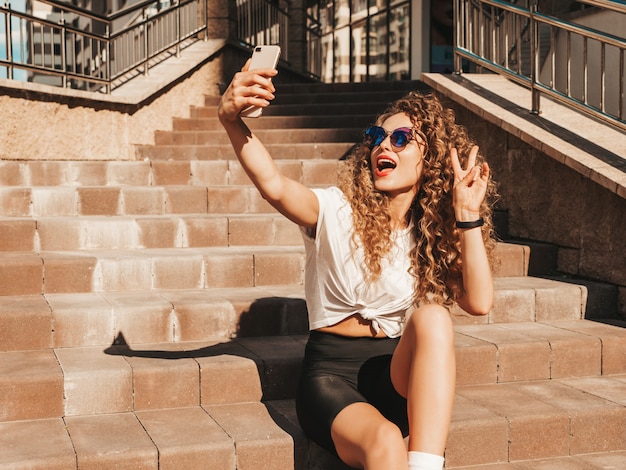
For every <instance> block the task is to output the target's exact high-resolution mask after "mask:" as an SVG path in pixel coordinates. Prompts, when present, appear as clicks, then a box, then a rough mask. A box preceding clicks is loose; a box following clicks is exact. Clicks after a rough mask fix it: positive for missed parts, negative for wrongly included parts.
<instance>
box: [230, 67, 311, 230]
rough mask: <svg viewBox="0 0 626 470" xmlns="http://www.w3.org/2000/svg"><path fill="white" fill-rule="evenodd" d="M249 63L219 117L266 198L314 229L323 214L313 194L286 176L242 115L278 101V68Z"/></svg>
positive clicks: (234, 146)
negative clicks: (273, 79) (273, 82)
mask: <svg viewBox="0 0 626 470" xmlns="http://www.w3.org/2000/svg"><path fill="white" fill-rule="evenodd" d="M248 66H249V61H248V62H247V63H246V65H245V66H244V67H243V69H242V70H241V71H240V72H238V73H236V74H235V76H234V78H233V80H232V82H231V83H230V85H229V86H228V89H227V90H226V91H225V92H224V95H223V96H222V99H221V101H220V104H219V106H218V116H219V119H220V122H221V123H222V126H224V129H225V130H226V132H227V134H228V137H229V138H230V142H231V144H232V146H233V148H234V150H235V153H236V154H237V158H238V159H239V161H240V162H241V165H242V167H243V168H244V170H245V171H246V173H247V174H248V176H249V177H250V179H251V180H252V182H253V183H254V185H255V186H256V187H257V189H258V190H259V192H260V193H261V195H262V196H263V198H264V199H266V200H267V201H268V202H269V203H270V204H271V205H272V206H274V207H275V208H276V209H277V210H278V211H279V212H280V213H281V214H283V215H284V216H285V217H287V218H288V219H290V220H292V221H293V222H295V223H297V224H298V225H301V226H304V227H314V226H315V224H316V223H317V215H318V211H319V206H318V201H317V197H315V194H314V193H313V191H311V190H310V189H309V188H307V187H306V186H304V185H303V184H301V183H300V182H298V181H294V180H292V179H290V178H287V177H286V176H285V175H283V174H282V173H281V172H280V170H279V169H278V167H277V166H276V163H275V162H274V159H273V158H272V156H271V155H270V154H269V152H268V151H267V149H266V148H265V146H264V145H263V143H262V142H261V141H260V140H259V139H258V137H257V136H255V135H254V134H253V133H252V132H251V131H250V129H249V128H248V126H246V124H245V123H244V122H243V120H242V119H241V117H240V116H239V113H240V112H241V111H242V110H243V109H246V108H248V107H249V106H253V105H254V106H260V107H262V108H264V107H267V106H268V105H269V103H270V101H271V100H272V99H274V92H275V89H274V85H273V84H272V81H271V79H272V77H274V76H275V75H276V73H277V72H276V70H274V69H255V70H254V71H250V70H248Z"/></svg>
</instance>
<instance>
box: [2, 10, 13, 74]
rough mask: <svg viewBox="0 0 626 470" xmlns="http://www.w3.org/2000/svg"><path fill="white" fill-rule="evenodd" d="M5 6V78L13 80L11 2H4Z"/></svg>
mask: <svg viewBox="0 0 626 470" xmlns="http://www.w3.org/2000/svg"><path fill="white" fill-rule="evenodd" d="M5 6H6V7H7V9H8V10H9V11H8V13H6V14H5V15H4V29H5V37H6V39H7V43H6V44H7V61H8V62H9V68H8V70H7V78H8V79H9V80H13V35H12V34H11V4H10V3H6V4H5Z"/></svg>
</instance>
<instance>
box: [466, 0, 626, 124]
mask: <svg viewBox="0 0 626 470" xmlns="http://www.w3.org/2000/svg"><path fill="white" fill-rule="evenodd" d="M516 3H518V2H507V1H503V0H455V5H454V14H455V24H456V33H455V36H456V37H455V70H456V72H459V73H460V72H461V71H462V67H463V60H467V61H469V62H470V63H473V64H476V65H477V66H479V67H483V68H485V69H487V70H490V71H492V72H495V73H498V74H501V75H504V76H506V77H507V78H509V79H511V80H512V81H515V82H517V83H519V84H521V85H524V86H526V87H528V88H529V89H530V90H531V103H530V107H531V112H533V113H539V112H540V96H541V94H545V95H546V96H549V97H551V98H553V99H555V100H557V101H559V102H562V103H565V104H567V105H569V106H571V107H573V108H575V109H578V110H580V111H582V112H585V113H587V114H590V115H592V116H594V117H596V118H599V119H601V120H603V121H605V122H607V123H609V124H611V125H613V126H616V127H618V128H620V129H622V130H626V117H625V111H624V108H625V99H626V97H625V95H624V93H625V81H626V78H625V75H624V56H625V55H626V40H625V38H624V37H617V36H615V35H611V34H608V33H606V32H602V31H598V30H596V29H593V28H590V27H586V26H582V25H580V24H574V23H571V22H568V21H564V20H562V19H559V18H556V17H554V16H550V15H547V14H543V13H541V12H539V11H538V9H537V1H536V0H527V1H526V2H520V3H523V5H518V4H516ZM584 3H585V4H588V5H591V6H594V7H597V9H595V11H593V12H592V13H598V12H602V11H608V10H610V11H612V12H619V13H624V14H626V4H625V3H624V2H615V1H608V0H585V1H584Z"/></svg>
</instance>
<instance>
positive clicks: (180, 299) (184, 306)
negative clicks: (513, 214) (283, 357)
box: [0, 254, 586, 351]
mask: <svg viewBox="0 0 626 470" xmlns="http://www.w3.org/2000/svg"><path fill="white" fill-rule="evenodd" d="M298 256H300V255H299V254H297V255H294V258H293V259H296V261H299V258H298ZM285 259H286V260H287V261H286V263H289V262H290V261H291V262H292V264H294V263H293V259H292V258H290V257H289V256H283V257H281V258H278V259H276V258H271V256H269V257H265V258H261V263H260V266H259V267H257V268H256V272H257V274H258V275H259V278H260V280H263V276H265V278H266V279H271V278H273V279H276V278H281V277H282V276H284V275H285V274H284V273H282V272H276V271H278V270H279V269H280V268H276V266H278V265H279V263H285ZM106 261H111V260H106ZM122 261H123V260H122ZM122 261H121V262H120V263H119V264H120V265H121V266H118V265H112V266H111V265H108V264H106V263H105V264H106V265H105V267H101V266H99V265H97V264H96V263H93V264H92V265H86V266H76V265H72V264H69V263H67V264H63V263H60V264H59V265H58V266H55V265H54V263H53V262H51V261H50V260H48V261H45V260H44V263H45V262H49V263H50V264H52V267H51V268H47V269H48V271H46V272H48V273H49V272H50V271H51V270H55V268H56V273H55V272H54V271H53V274H56V275H57V279H56V280H55V279H52V280H50V281H46V283H45V284H44V283H43V281H42V280H41V279H42V278H43V274H42V269H41V260H40V261H39V262H40V264H39V266H33V267H32V271H33V272H35V273H36V274H38V275H39V284H40V287H39V289H40V292H30V291H31V290H33V287H32V286H33V285H34V284H35V280H34V279H32V278H34V277H35V276H34V275H31V278H29V277H28V276H27V274H28V270H27V269H26V268H28V266H26V267H25V268H24V271H26V273H21V272H14V273H13V278H11V276H10V275H7V276H6V277H4V276H3V278H2V283H7V282H9V281H7V280H5V279H11V283H13V284H14V287H13V288H12V290H13V291H16V292H20V291H22V292H20V293H17V294H13V295H2V296H0V350H6V351H15V350H23V349H33V348H41V347H53V346H54V347H70V346H88V345H107V344H110V343H111V342H112V341H113V339H114V338H115V336H116V335H117V334H119V333H122V334H124V335H125V336H126V337H127V338H128V339H129V341H131V342H133V343H154V342H166V341H193V340H205V339H209V338H214V337H221V338H229V337H231V336H233V335H237V336H260V335H277V334H278V335H280V334H294V333H303V332H306V330H307V325H308V323H307V322H308V319H307V311H306V306H305V303H304V300H303V299H304V292H303V290H304V289H303V286H302V285H301V284H295V285H294V284H292V285H272V284H270V283H269V282H268V283H267V285H266V286H260V285H257V286H256V287H252V286H248V287H241V283H242V281H241V280H240V279H236V281H233V280H232V278H237V275H238V274H239V275H240V276H241V277H242V278H243V276H244V275H246V276H248V277H249V278H250V279H249V282H250V283H252V277H253V272H252V271H253V269H252V268H250V267H249V266H245V267H246V269H247V270H248V271H247V272H245V273H243V274H241V273H237V272H236V270H237V266H235V267H230V266H227V267H226V269H224V272H223V274H222V273H220V276H223V277H221V278H220V279H218V280H216V281H215V283H216V284H217V283H221V284H223V286H224V287H217V288H198V289H183V288H178V289H175V288H174V286H180V285H181V284H182V282H183V281H184V280H186V279H188V275H187V274H186V272H183V273H182V274H181V271H184V269H183V268H184V267H185V264H184V263H183V264H182V265H181V267H179V268H177V269H172V271H171V272H168V271H167V269H168V267H169V264H168V261H169V260H164V262H163V264H162V265H161V264H160V261H163V260H157V262H155V266H157V268H155V274H154V276H155V277H157V279H156V280H155V281H154V282H155V283H156V282H161V283H162V284H166V283H167V282H168V280H169V284H170V286H171V287H162V288H160V289H157V288H153V289H150V288H149V287H148V288H145V289H142V290H140V289H136V290H131V289H130V287H136V286H137V284H138V282H136V281H135V284H134V285H130V284H131V282H132V281H133V280H132V279H131V280H128V279H126V278H127V277H131V276H133V275H134V276H136V277H140V276H143V277H145V278H147V279H149V278H151V277H152V276H151V274H152V273H151V272H150V271H148V272H147V274H146V273H138V274H135V272H134V271H133V269H134V270H138V269H139V268H134V267H133V266H131V265H129V264H125V263H123V262H122ZM192 261H194V260H192ZM235 261H237V260H235ZM276 261H277V262H276ZM229 262H231V261H230V260H229V257H223V258H220V259H219V262H218V261H215V260H213V263H212V265H214V266H217V267H218V268H219V264H220V263H229ZM188 264H192V263H188ZM198 264H199V261H198ZM207 264H209V263H207ZM36 267H37V268H39V272H37V271H36V269H35V268H36ZM191 267H193V266H191ZM191 267H190V268H189V269H191ZM122 268H124V269H122ZM131 268H132V269H131ZM90 271H98V272H107V273H108V278H109V279H107V282H106V284H105V283H104V282H103V280H102V279H96V280H95V281H93V282H92V280H91V278H90V277H89V274H90ZM218 271H219V270H218ZM129 273H130V274H129ZM18 276H21V278H19V277H18ZM116 276H118V277H121V279H118V278H117V277H116ZM64 277H65V278H67V279H64ZM161 277H162V278H163V280H161ZM55 282H56V284H57V285H56V286H55ZM147 282H148V280H146V281H144V283H147ZM188 282H191V281H188ZM198 282H199V281H198ZM96 283H99V285H100V286H105V285H106V286H108V287H109V290H107V291H104V290H102V288H100V290H99V291H96V289H97V286H95V287H94V284H96ZM124 283H126V284H124ZM229 283H232V284H237V286H236V287H230V286H229V285H228V284H229ZM258 284H261V282H260V281H259V282H258ZM494 284H495V288H496V290H495V295H494V297H495V302H494V307H493V309H492V311H491V312H490V313H489V314H488V315H486V316H484V317H472V316H470V315H467V314H466V313H465V312H463V311H462V310H460V309H459V308H458V307H456V308H454V309H453V312H452V313H453V315H454V318H455V321H456V322H457V323H458V324H459V325H464V326H467V327H468V328H471V327H474V326H480V325H485V324H489V323H510V322H520V321H521V322H535V321H538V322H543V321H552V320H578V319H581V318H584V313H585V293H586V291H585V289H584V287H581V286H578V285H573V284H563V283H558V282H555V281H550V280H542V279H536V278H529V277H503V278H496V279H495V282H494ZM0 285H2V284H0ZM55 287H56V288H57V289H56V292H55V291H54V289H55ZM125 287H126V290H120V289H123V288H125ZM63 288H64V290H65V292H63ZM115 288H117V290H116V289H115ZM43 289H50V290H52V292H44V293H43V295H42V292H41V290H43ZM81 289H82V291H81ZM89 289H93V291H92V290H89ZM68 291H69V292H68ZM25 325H28V327H27V328H25Z"/></svg>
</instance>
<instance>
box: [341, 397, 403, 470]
mask: <svg viewBox="0 0 626 470" xmlns="http://www.w3.org/2000/svg"><path fill="white" fill-rule="evenodd" d="M330 431H331V435H332V438H333V442H334V443H335V448H336V449H337V453H338V454H339V457H340V458H341V460H343V461H344V462H345V463H346V464H348V465H350V466H351V467H355V468H363V469H365V470H389V469H394V470H405V469H407V468H408V460H407V452H406V446H405V444H404V439H403V438H402V433H401V432H400V429H399V428H398V427H397V426H396V425H395V424H393V423H392V422H391V421H388V420H387V419H386V418H385V417H384V416H383V415H381V414H380V412H379V411H378V410H377V409H376V408H374V407H373V406H371V405H370V404H368V403H353V404H351V405H349V406H347V407H346V408H344V409H343V410H341V412H340V413H339V414H338V415H337V417H336V418H335V420H334V421H333V424H332V426H331V429H330Z"/></svg>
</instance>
